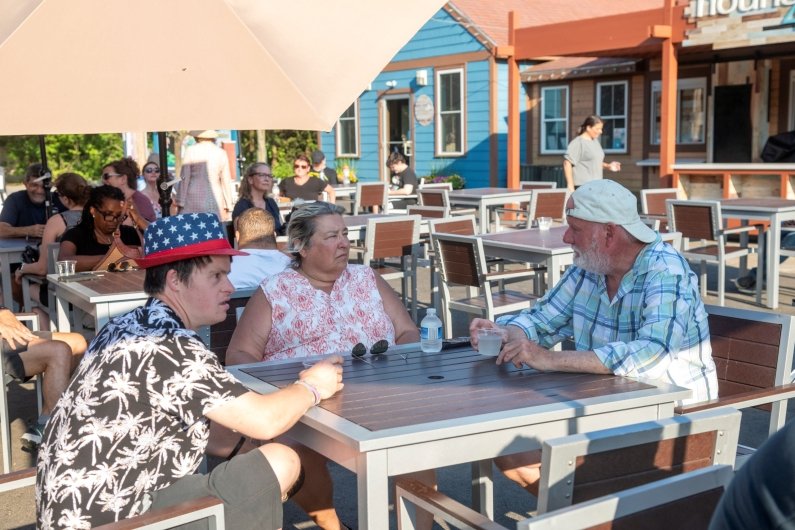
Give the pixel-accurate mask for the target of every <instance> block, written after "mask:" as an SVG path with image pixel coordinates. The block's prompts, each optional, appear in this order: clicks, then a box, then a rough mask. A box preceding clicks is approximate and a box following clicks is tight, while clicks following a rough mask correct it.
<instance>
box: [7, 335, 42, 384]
mask: <svg viewBox="0 0 795 530" xmlns="http://www.w3.org/2000/svg"><path fill="white" fill-rule="evenodd" d="M33 334H34V335H36V336H37V337H38V338H40V339H46V340H52V332H51V331H36V332H34V333H33ZM0 348H1V349H0V351H1V352H2V354H3V370H5V373H7V374H8V375H10V376H11V377H13V378H14V379H18V380H20V381H22V382H23V383H24V382H26V381H28V380H30V378H31V377H33V376H32V375H31V376H26V375H25V363H23V362H22V358H21V357H20V356H19V354H20V353H22V352H23V351H26V350H27V349H28V345H27V344H23V345H22V346H17V347H16V348H12V347H11V345H10V344H9V343H8V342H6V340H5V339H3V342H2V344H0Z"/></svg>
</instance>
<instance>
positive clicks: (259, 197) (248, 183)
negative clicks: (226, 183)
mask: <svg viewBox="0 0 795 530" xmlns="http://www.w3.org/2000/svg"><path fill="white" fill-rule="evenodd" d="M272 193H273V171H271V167H270V166H269V165H268V164H266V163H265V162H254V163H253V164H251V165H250V166H248V167H247V168H246V171H245V173H244V174H243V178H242V179H240V189H239V190H238V199H237V202H236V203H235V208H234V210H232V222H233V223H235V222H236V220H237V218H238V217H240V214H242V213H243V212H245V211H246V210H248V209H249V208H262V209H263V210H265V211H266V212H268V213H269V214H271V217H273V220H274V222H275V225H276V235H282V234H284V227H283V226H282V214H281V212H280V211H279V205H278V204H276V201H275V200H273V198H272V197H271V196H270V195H271V194H272Z"/></svg>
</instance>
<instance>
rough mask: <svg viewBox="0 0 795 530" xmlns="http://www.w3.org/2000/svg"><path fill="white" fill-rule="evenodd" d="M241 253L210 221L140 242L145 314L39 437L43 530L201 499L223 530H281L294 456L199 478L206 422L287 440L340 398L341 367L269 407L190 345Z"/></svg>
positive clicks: (217, 304) (115, 334)
mask: <svg viewBox="0 0 795 530" xmlns="http://www.w3.org/2000/svg"><path fill="white" fill-rule="evenodd" d="M243 254H244V253H242V252H239V251H237V250H234V249H233V248H232V247H231V246H230V245H229V242H228V241H227V239H226V236H225V233H224V230H223V229H222V227H221V225H220V223H219V221H218V218H217V216H216V215H214V214H209V213H194V214H183V215H177V216H172V217H165V218H162V219H158V220H157V221H155V222H153V223H152V224H150V225H149V226H148V228H147V229H146V233H145V236H144V257H143V258H138V259H136V261H137V262H138V264H139V266H141V267H143V268H145V269H146V278H145V280H144V290H145V291H146V293H147V294H148V295H149V296H150V298H149V299H148V300H147V302H146V304H145V305H144V306H143V307H140V308H138V309H135V310H133V311H130V312H129V313H127V314H125V315H121V316H119V317H116V318H114V319H113V320H111V321H110V322H109V323H108V324H107V325H106V326H105V327H104V328H103V329H102V330H101V331H100V332H99V334H98V335H97V336H96V338H95V339H94V340H93V341H92V342H91V344H90V346H89V349H88V351H87V353H86V358H85V359H84V362H82V363H81V365H80V367H79V368H78V370H77V372H76V373H75V376H74V378H73V379H72V382H71V384H70V385H69V387H68V388H67V390H66V392H65V393H64V395H63V397H62V398H61V400H60V401H59V402H58V405H57V406H56V407H55V409H54V410H53V413H52V417H51V419H50V421H49V423H48V424H47V428H46V430H45V432H44V440H43V443H42V445H41V448H40V450H39V459H38V473H37V480H36V499H37V517H38V526H39V527H41V528H88V527H92V526H96V525H100V524H104V523H107V522H111V521H117V520H121V519H125V518H127V517H131V516H134V515H138V514H140V513H143V512H146V511H147V510H150V509H153V508H161V507H166V506H171V505H175V504H178V503H180V502H183V501H186V500H189V499H194V498H199V497H203V496H207V495H212V496H215V497H218V498H219V499H221V500H223V501H224V506H225V508H226V509H225V519H226V521H225V522H226V526H227V527H228V528H274V529H275V528H280V527H281V522H282V509H281V500H282V499H283V498H285V497H286V496H287V495H288V493H289V492H290V490H291V488H293V486H294V485H296V483H297V482H298V481H299V474H300V462H299V460H298V457H297V455H296V454H295V453H294V452H293V450H292V449H290V448H288V447H286V446H283V445H280V444H276V443H268V444H265V445H262V446H260V447H259V450H257V451H251V452H248V453H245V454H243V455H239V456H235V457H234V458H231V459H230V460H229V461H228V462H225V463H223V464H221V465H219V466H218V467H216V468H215V469H213V471H211V472H210V473H209V474H198V473H197V470H198V468H199V463H200V462H201V460H202V457H203V456H204V449H205V446H206V445H207V437H208V420H212V421H214V422H217V423H219V424H221V425H223V426H225V427H228V428H230V429H233V430H235V431H238V432H240V433H241V434H243V435H245V436H248V437H251V438H253V439H257V440H270V439H272V438H274V437H275V436H277V435H279V434H282V433H283V432H285V431H286V430H288V429H289V428H290V427H291V426H292V425H293V424H294V423H295V422H296V421H298V419H299V418H300V417H301V416H302V415H303V414H304V413H305V412H306V410H307V409H309V408H310V407H312V406H314V405H317V404H318V403H319V402H320V401H321V400H322V399H326V398H329V397H331V396H332V395H334V394H335V393H336V392H337V391H339V390H340V389H341V388H342V366H341V362H342V359H341V358H340V357H332V358H330V359H329V360H328V361H325V362H321V363H318V364H316V365H314V366H313V367H311V368H309V369H307V370H304V371H303V372H301V374H300V375H299V379H298V381H296V383H295V384H293V385H289V386H287V387H286V388H284V389H282V390H279V391H278V392H274V393H272V394H268V395H260V394H256V393H254V392H250V391H248V390H247V389H246V388H245V387H244V386H243V385H242V384H240V383H239V382H237V381H236V380H235V379H234V378H233V377H232V376H230V375H229V374H227V373H226V372H225V371H224V369H223V367H221V365H220V364H219V363H218V360H217V359H216V357H215V355H214V354H213V353H212V352H211V351H209V350H208V349H207V347H206V346H205V345H204V344H203V343H202V341H201V339H200V338H199V336H198V335H197V333H196V330H198V328H199V327H201V326H206V325H212V324H215V323H218V322H220V321H222V320H223V319H224V318H226V313H227V310H228V309H229V299H230V296H231V295H232V292H233V291H234V288H233V287H232V284H231V283H230V282H229V280H228V279H227V274H228V273H229V269H230V263H231V258H232V256H236V255H243Z"/></svg>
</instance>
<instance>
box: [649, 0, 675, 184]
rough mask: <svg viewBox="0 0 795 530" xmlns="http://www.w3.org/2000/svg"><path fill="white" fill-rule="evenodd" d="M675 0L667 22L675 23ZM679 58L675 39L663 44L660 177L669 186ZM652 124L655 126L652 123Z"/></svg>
mask: <svg viewBox="0 0 795 530" xmlns="http://www.w3.org/2000/svg"><path fill="white" fill-rule="evenodd" d="M672 3H673V0H665V7H664V9H665V10H666V21H665V22H666V23H667V24H671V23H673V20H672V17H673V6H672ZM678 70H679V60H678V57H677V51H676V47H675V46H674V43H673V39H665V40H664V41H663V44H662V80H661V87H660V88H661V90H660V92H661V94H662V102H661V108H660V121H661V123H660V179H662V180H663V185H664V186H666V187H668V186H670V185H672V183H673V169H674V168H673V165H674V160H676V98H677V79H678V78H677V76H678V74H677V72H678ZM652 126H654V125H653V124H652Z"/></svg>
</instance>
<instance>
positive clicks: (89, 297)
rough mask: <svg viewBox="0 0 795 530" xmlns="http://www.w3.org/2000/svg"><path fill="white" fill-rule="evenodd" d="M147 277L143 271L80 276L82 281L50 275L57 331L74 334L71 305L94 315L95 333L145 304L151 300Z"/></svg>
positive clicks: (48, 276) (97, 273) (48, 277)
mask: <svg viewBox="0 0 795 530" xmlns="http://www.w3.org/2000/svg"><path fill="white" fill-rule="evenodd" d="M144 274H145V271H144V270H131V271H125V272H94V273H80V274H78V275H77V276H78V278H79V279H80V280H81V281H63V280H61V277H60V276H59V275H58V274H48V275H47V279H48V280H49V282H50V285H52V286H53V287H54V288H55V307H56V315H57V326H58V331H62V332H68V331H71V324H70V323H69V304H72V305H73V306H75V307H77V308H79V309H81V310H82V311H84V312H85V313H87V314H90V315H93V317H94V326H95V327H94V329H95V330H96V331H99V330H100V329H101V328H102V326H104V325H105V324H107V322H108V320H110V319H111V318H113V317H115V316H117V315H121V314H123V313H126V312H127V311H130V310H131V309H135V308H136V307H140V306H142V305H144V302H146V299H147V298H148V296H147V295H146V293H144ZM85 278H88V279H85Z"/></svg>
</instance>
